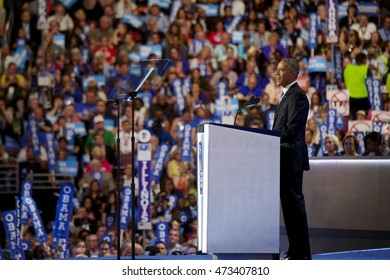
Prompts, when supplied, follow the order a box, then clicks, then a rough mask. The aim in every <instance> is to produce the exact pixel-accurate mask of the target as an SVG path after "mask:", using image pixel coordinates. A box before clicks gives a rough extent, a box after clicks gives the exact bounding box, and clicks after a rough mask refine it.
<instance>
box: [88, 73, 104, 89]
mask: <svg viewBox="0 0 390 280" xmlns="http://www.w3.org/2000/svg"><path fill="white" fill-rule="evenodd" d="M90 81H95V82H96V83H97V85H98V88H99V90H102V86H104V85H105V84H106V77H105V76H104V75H90V76H88V77H87V78H84V79H83V90H86V89H87V87H88V83H89V82H90Z"/></svg>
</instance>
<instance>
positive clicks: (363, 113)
mask: <svg viewBox="0 0 390 280" xmlns="http://www.w3.org/2000/svg"><path fill="white" fill-rule="evenodd" d="M359 115H362V116H364V117H365V116H366V112H365V111H363V110H359V111H357V112H356V117H357V116H359Z"/></svg>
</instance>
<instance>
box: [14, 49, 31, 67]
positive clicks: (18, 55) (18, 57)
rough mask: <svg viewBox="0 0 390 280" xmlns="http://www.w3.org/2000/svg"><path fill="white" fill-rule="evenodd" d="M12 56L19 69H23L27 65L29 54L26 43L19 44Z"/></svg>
mask: <svg viewBox="0 0 390 280" xmlns="http://www.w3.org/2000/svg"><path fill="white" fill-rule="evenodd" d="M12 56H13V58H14V61H15V64H16V66H17V67H18V69H19V70H23V69H24V67H25V65H26V62H27V56H28V51H27V49H26V47H25V46H24V45H20V46H18V47H17V48H16V50H15V52H14V53H13V55H12Z"/></svg>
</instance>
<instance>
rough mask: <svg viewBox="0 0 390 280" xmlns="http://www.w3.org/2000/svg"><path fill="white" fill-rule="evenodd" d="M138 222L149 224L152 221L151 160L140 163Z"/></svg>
mask: <svg viewBox="0 0 390 280" xmlns="http://www.w3.org/2000/svg"><path fill="white" fill-rule="evenodd" d="M138 182H139V195H138V221H139V222H140V223H149V222H151V220H152V217H151V212H150V205H151V190H152V189H151V184H150V160H142V161H138Z"/></svg>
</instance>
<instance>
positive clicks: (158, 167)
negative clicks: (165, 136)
mask: <svg viewBox="0 0 390 280" xmlns="http://www.w3.org/2000/svg"><path fill="white" fill-rule="evenodd" d="M168 157H169V145H168V144H161V145H160V146H158V148H157V151H156V153H155V155H154V162H155V163H154V168H153V169H152V175H151V179H152V181H154V182H159V181H160V177H161V174H162V171H163V168H164V165H165V163H166V162H167V160H168Z"/></svg>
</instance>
